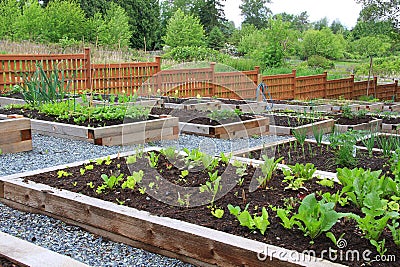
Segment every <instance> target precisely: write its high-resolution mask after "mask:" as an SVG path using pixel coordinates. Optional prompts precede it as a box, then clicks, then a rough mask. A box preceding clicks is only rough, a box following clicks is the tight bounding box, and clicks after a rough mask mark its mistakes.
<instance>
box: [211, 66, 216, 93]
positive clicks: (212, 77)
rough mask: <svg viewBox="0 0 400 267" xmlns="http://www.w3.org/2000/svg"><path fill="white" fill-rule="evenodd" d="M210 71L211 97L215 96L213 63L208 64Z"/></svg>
mask: <svg viewBox="0 0 400 267" xmlns="http://www.w3.org/2000/svg"><path fill="white" fill-rule="evenodd" d="M210 69H211V88H210V96H211V97H213V96H215V95H216V92H215V88H216V86H215V62H211V63H210Z"/></svg>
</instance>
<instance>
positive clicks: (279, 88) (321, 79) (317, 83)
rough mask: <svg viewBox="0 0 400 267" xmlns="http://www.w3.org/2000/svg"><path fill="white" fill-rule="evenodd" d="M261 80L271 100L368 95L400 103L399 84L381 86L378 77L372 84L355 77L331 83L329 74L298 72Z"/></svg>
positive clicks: (266, 77)
mask: <svg viewBox="0 0 400 267" xmlns="http://www.w3.org/2000/svg"><path fill="white" fill-rule="evenodd" d="M261 81H262V82H264V83H265V84H266V85H267V86H268V90H269V93H270V94H271V97H272V98H273V99H279V100H287V99H300V100H309V99H315V98H330V99H338V98H342V97H343V98H345V99H358V98H359V97H361V96H366V95H374V96H375V97H376V98H379V99H381V100H400V87H399V84H398V81H394V82H393V83H388V84H378V80H377V78H376V77H374V78H373V79H371V80H370V81H354V75H351V77H349V78H343V79H335V80H327V73H324V74H320V75H312V76H302V77H296V70H293V71H292V73H291V74H283V75H273V76H263V77H262V78H261ZM267 97H268V95H267Z"/></svg>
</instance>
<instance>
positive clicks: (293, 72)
mask: <svg viewBox="0 0 400 267" xmlns="http://www.w3.org/2000/svg"><path fill="white" fill-rule="evenodd" d="M292 76H293V83H292V94H293V95H292V96H293V97H292V99H295V97H296V69H294V70H292Z"/></svg>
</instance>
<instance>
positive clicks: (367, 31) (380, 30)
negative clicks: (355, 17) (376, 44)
mask: <svg viewBox="0 0 400 267" xmlns="http://www.w3.org/2000/svg"><path fill="white" fill-rule="evenodd" d="M393 31H394V28H393V24H392V23H391V22H390V21H360V20H359V21H358V22H357V24H356V26H354V28H353V30H352V33H353V37H354V39H360V38H362V37H367V36H377V35H386V36H390V35H392V33H393Z"/></svg>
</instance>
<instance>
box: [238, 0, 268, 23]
mask: <svg viewBox="0 0 400 267" xmlns="http://www.w3.org/2000/svg"><path fill="white" fill-rule="evenodd" d="M269 3H271V0H242V4H241V5H240V6H239V8H240V10H241V14H242V16H243V17H244V20H243V23H248V24H253V25H254V26H256V27H257V28H258V29H262V28H265V27H267V25H268V19H269V17H270V16H271V15H272V12H271V9H269V8H268V7H267V6H266V5H267V4H269Z"/></svg>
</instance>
